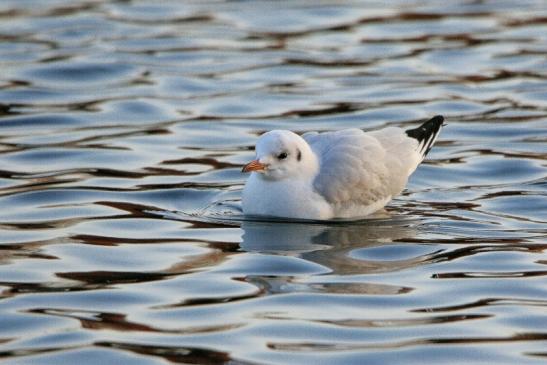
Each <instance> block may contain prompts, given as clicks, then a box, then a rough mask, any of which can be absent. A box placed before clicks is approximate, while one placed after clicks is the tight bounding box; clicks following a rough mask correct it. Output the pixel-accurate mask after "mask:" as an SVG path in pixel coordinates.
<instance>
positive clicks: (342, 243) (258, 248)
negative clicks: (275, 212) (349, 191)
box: [240, 218, 419, 274]
mask: <svg viewBox="0 0 547 365" xmlns="http://www.w3.org/2000/svg"><path fill="white" fill-rule="evenodd" d="M241 228H242V229H243V231H244V233H243V236H242V242H241V244H240V247H241V248H242V249H243V250H245V251H247V252H260V253H268V254H278V255H291V256H297V257H300V258H303V259H305V260H309V261H312V262H315V263H318V264H321V265H323V266H326V267H328V268H330V269H331V270H332V271H333V273H334V274H359V273H369V272H377V271H385V270H390V268H395V267H399V268H400V267H401V266H412V264H413V262H414V263H415V262H416V261H417V260H418V261H419V259H418V258H416V257H414V258H411V259H408V258H405V259H403V260H395V261H373V260H370V261H369V260H362V259H357V258H353V257H352V255H351V252H352V251H354V250H358V249H364V248H372V247H377V246H383V245H393V244H401V243H402V242H404V241H405V239H412V240H413V241H414V237H415V236H416V235H417V222H415V221H412V220H409V219H397V218H395V219H373V220H364V221H359V222H344V223H325V224H323V223H319V224H317V223H283V222H275V223H274V222H243V223H242V225H241Z"/></svg>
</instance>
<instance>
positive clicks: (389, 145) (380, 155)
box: [303, 127, 421, 214]
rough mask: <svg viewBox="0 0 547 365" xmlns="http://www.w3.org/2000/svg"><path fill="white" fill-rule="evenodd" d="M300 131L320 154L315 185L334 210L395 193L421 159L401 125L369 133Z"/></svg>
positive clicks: (374, 200)
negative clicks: (304, 132) (303, 132)
mask: <svg viewBox="0 0 547 365" xmlns="http://www.w3.org/2000/svg"><path fill="white" fill-rule="evenodd" d="M303 137H304V139H305V140H306V141H307V142H308V143H309V144H310V146H311V148H312V150H313V151H314V152H315V153H316V154H317V156H318V158H319V163H320V172H319V174H318V175H317V177H316V178H315V181H314V188H315V189H316V190H317V192H319V193H320V194H321V195H322V196H323V197H324V198H325V199H326V200H327V201H328V202H329V203H331V205H332V206H333V207H334V208H335V210H337V211H338V214H343V211H344V210H347V209H350V208H351V207H358V206H362V207H364V206H370V205H372V204H374V203H376V202H378V201H381V200H386V199H390V198H391V197H392V196H394V195H397V194H399V193H400V192H401V191H402V190H403V188H404V186H405V185H406V182H407V179H408V176H409V175H410V174H411V173H412V172H413V171H414V170H415V169H416V167H417V166H418V164H419V163H420V161H421V155H420V153H419V152H418V151H417V149H418V141H417V140H415V139H413V138H410V137H408V136H407V135H406V134H405V131H404V130H402V129H400V128H394V127H390V128H385V129H382V130H379V131H374V132H369V133H365V132H363V131H362V130H360V129H345V130H341V131H336V132H325V133H306V134H305V135H303ZM341 212H342V213H341Z"/></svg>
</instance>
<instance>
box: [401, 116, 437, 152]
mask: <svg viewBox="0 0 547 365" xmlns="http://www.w3.org/2000/svg"><path fill="white" fill-rule="evenodd" d="M443 122H444V117H443V116H442V115H436V116H434V117H433V118H431V119H430V120H428V121H427V122H425V123H424V124H422V125H421V126H419V127H418V128H414V129H408V130H406V131H405V132H406V134H407V136H409V137H411V138H414V139H416V140H417V141H418V152H419V153H420V154H421V155H422V158H423V157H425V156H426V155H427V153H428V152H429V150H430V149H431V147H433V143H435V140H436V139H437V136H438V135H439V132H440V131H441V128H442V126H443V125H444V124H443Z"/></svg>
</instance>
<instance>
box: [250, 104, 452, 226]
mask: <svg viewBox="0 0 547 365" xmlns="http://www.w3.org/2000/svg"><path fill="white" fill-rule="evenodd" d="M443 121H444V118H443V117H442V116H440V115H437V116H435V117H433V118H431V119H430V120H428V121H426V122H425V123H423V124H422V125H421V126H419V127H417V128H414V129H408V130H404V129H402V128H397V127H387V128H383V129H380V130H376V131H372V132H364V131H362V130H361V129H357V128H351V129H343V130H338V131H331V132H323V133H318V132H308V133H305V134H303V135H302V136H299V135H298V134H296V133H294V132H291V131H288V130H273V131H270V132H267V133H264V134H262V135H261V136H260V138H259V139H258V142H257V144H256V148H255V152H256V159H255V160H253V161H251V162H249V163H248V164H246V165H245V166H244V167H243V170H242V172H250V173H251V175H250V176H249V178H248V179H247V182H246V183H245V188H244V189H243V201H242V206H243V213H244V214H245V215H247V216H267V217H279V218H295V219H306V220H330V219H335V218H346V219H347V218H362V217H365V216H367V215H370V214H372V213H374V212H376V211H378V210H379V209H382V208H383V207H384V206H385V205H386V204H387V203H388V202H389V201H390V200H391V199H392V198H393V197H394V196H396V195H398V194H400V193H401V192H402V191H403V189H404V188H405V185H406V183H407V181H408V178H409V176H410V175H411V174H412V173H413V172H414V170H416V168H417V167H418V165H419V164H420V163H421V162H422V160H423V159H424V158H425V156H426V155H427V153H428V152H429V151H430V150H431V147H432V146H433V143H434V142H435V140H436V139H437V137H438V135H439V132H440V131H441V128H442V127H443Z"/></svg>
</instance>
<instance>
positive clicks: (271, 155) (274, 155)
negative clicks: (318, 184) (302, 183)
mask: <svg viewBox="0 0 547 365" xmlns="http://www.w3.org/2000/svg"><path fill="white" fill-rule="evenodd" d="M255 151H256V159H255V160H253V161H251V162H249V163H248V164H247V165H245V166H244V167H243V170H242V171H243V172H257V173H259V174H260V175H261V177H262V178H264V179H267V180H283V179H286V178H311V177H313V176H315V174H317V171H318V169H319V165H318V162H317V158H316V156H315V154H314V153H313V151H312V150H311V148H310V146H309V145H308V143H307V142H306V141H305V140H304V139H303V138H302V137H300V136H299V135H298V134H296V133H293V132H291V131H287V130H274V131H270V132H267V133H264V134H263V135H261V136H260V138H259V139H258V142H257V144H256V149H255Z"/></svg>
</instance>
